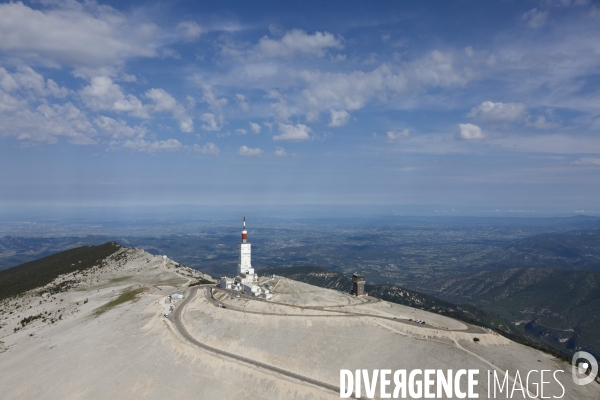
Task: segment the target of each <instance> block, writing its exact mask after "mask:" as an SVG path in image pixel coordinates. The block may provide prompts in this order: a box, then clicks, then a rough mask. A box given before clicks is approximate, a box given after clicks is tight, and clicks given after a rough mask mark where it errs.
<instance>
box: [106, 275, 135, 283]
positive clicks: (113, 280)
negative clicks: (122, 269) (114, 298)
mask: <svg viewBox="0 0 600 400" xmlns="http://www.w3.org/2000/svg"><path fill="white" fill-rule="evenodd" d="M129 278H131V276H122V277H120V278H114V279H111V280H110V282H111V283H118V282H123V281H126V280H127V279H129Z"/></svg>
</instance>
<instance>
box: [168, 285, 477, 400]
mask: <svg viewBox="0 0 600 400" xmlns="http://www.w3.org/2000/svg"><path fill="white" fill-rule="evenodd" d="M212 288H213V286H212V285H201V286H198V287H192V288H190V291H189V293H188V294H187V296H186V297H185V299H184V300H183V301H182V302H181V304H180V305H179V306H177V307H176V308H175V311H174V312H173V313H171V315H170V316H169V317H168V319H169V320H170V321H171V322H173V324H174V325H175V328H176V329H177V331H178V332H179V333H180V334H181V336H182V337H183V338H184V339H185V340H187V341H188V342H189V343H191V344H192V345H194V346H196V347H198V348H201V349H203V350H206V351H209V352H211V353H214V354H217V355H219V356H224V357H227V358H230V359H233V360H236V361H240V362H243V363H245V364H248V365H251V366H254V367H258V368H261V369H263V370H266V371H270V372H275V373H277V374H281V375H284V376H287V377H289V378H292V379H294V380H298V381H301V382H304V383H308V384H310V385H313V386H317V387H319V388H321V389H325V390H328V391H332V392H335V393H336V395H338V396H339V393H340V391H339V387H337V386H335V385H331V384H329V383H325V382H321V381H319V380H316V379H313V378H309V377H306V376H303V375H300V374H296V373H294V372H291V371H288V370H285V369H282V368H278V367H275V366H272V365H269V364H265V363H262V362H260V361H256V360H252V359H250V358H246V357H242V356H240V355H238V354H235V353H231V352H228V351H224V350H221V349H218V348H216V347H212V346H209V345H207V344H204V343H201V342H199V341H198V340H197V339H196V338H194V337H193V336H192V335H190V333H189V332H188V331H187V329H186V328H185V325H184V324H183V320H182V314H183V313H184V312H185V308H186V306H187V305H188V304H189V303H190V302H191V301H192V300H193V299H194V298H195V297H196V294H197V292H198V289H206V293H205V296H206V300H207V301H208V302H209V303H210V304H212V305H213V306H215V307H219V305H221V306H222V307H224V308H225V309H227V310H230V311H236V312H245V313H249V314H263V315H276V316H280V317H304V318H305V317H311V316H312V317H370V318H377V319H383V320H387V321H393V322H397V323H404V324H408V325H414V326H417V327H419V328H425V329H436V330H440V329H443V328H438V327H434V326H430V325H426V324H417V323H416V322H414V321H411V320H407V319H398V318H394V317H384V316H380V315H371V314H365V313H356V312H350V311H343V310H338V311H336V310H326V309H325V308H326V306H322V307H321V306H310V307H309V306H297V305H291V304H285V303H278V302H271V301H269V302H268V303H271V304H278V305H284V306H288V307H294V308H299V309H304V310H319V311H324V312H330V313H332V314H331V315H324V314H316V315H307V314H281V313H271V312H261V311H250V310H246V309H244V308H241V307H235V306H231V305H226V306H223V304H222V302H220V301H218V300H216V299H215V298H214V297H213V294H212ZM219 290H221V289H219ZM221 291H222V292H224V293H226V294H227V295H229V296H230V297H233V295H235V294H233V293H229V291H227V290H221ZM236 293H237V294H238V295H239V292H236ZM242 296H243V297H244V298H245V299H248V300H257V301H262V300H259V299H256V298H252V297H250V296H246V295H244V294H242ZM371 301H376V300H371ZM367 304H368V303H367ZM327 308H328V307H327ZM464 324H465V325H466V326H467V329H446V331H454V332H463V333H482V334H484V333H487V332H486V331H485V330H484V329H483V328H480V327H477V326H474V325H470V324H466V323H464Z"/></svg>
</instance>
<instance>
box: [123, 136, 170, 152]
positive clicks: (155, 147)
mask: <svg viewBox="0 0 600 400" xmlns="http://www.w3.org/2000/svg"><path fill="white" fill-rule="evenodd" d="M123 148H125V149H128V150H133V151H140V152H145V153H157V152H161V151H177V150H179V149H180V148H181V143H180V142H179V140H177V139H167V140H156V141H146V140H144V139H134V140H130V139H127V140H126V141H125V142H124V143H123Z"/></svg>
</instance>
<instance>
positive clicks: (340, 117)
mask: <svg viewBox="0 0 600 400" xmlns="http://www.w3.org/2000/svg"><path fill="white" fill-rule="evenodd" d="M329 113H330V120H329V124H327V125H328V126H335V127H337V126H343V125H346V124H347V123H348V121H349V120H350V114H349V113H348V112H347V111H344V110H340V111H336V110H333V109H331V110H329Z"/></svg>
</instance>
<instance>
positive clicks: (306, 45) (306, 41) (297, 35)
mask: <svg viewBox="0 0 600 400" xmlns="http://www.w3.org/2000/svg"><path fill="white" fill-rule="evenodd" d="M343 47H344V46H343V44H342V41H341V39H340V38H336V37H335V36H334V35H332V34H331V33H328V32H315V33H314V34H313V35H311V34H309V33H306V32H304V31H303V30H300V29H294V30H292V31H289V32H287V33H286V34H285V35H284V36H283V37H282V38H281V39H280V40H276V39H271V38H269V37H267V36H265V37H263V38H262V39H260V41H259V42H258V45H257V46H256V48H257V50H258V52H259V53H260V54H262V55H264V56H266V57H283V58H291V57H294V56H298V55H312V56H317V57H322V56H324V55H325V51H326V50H327V49H342V48H343Z"/></svg>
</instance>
